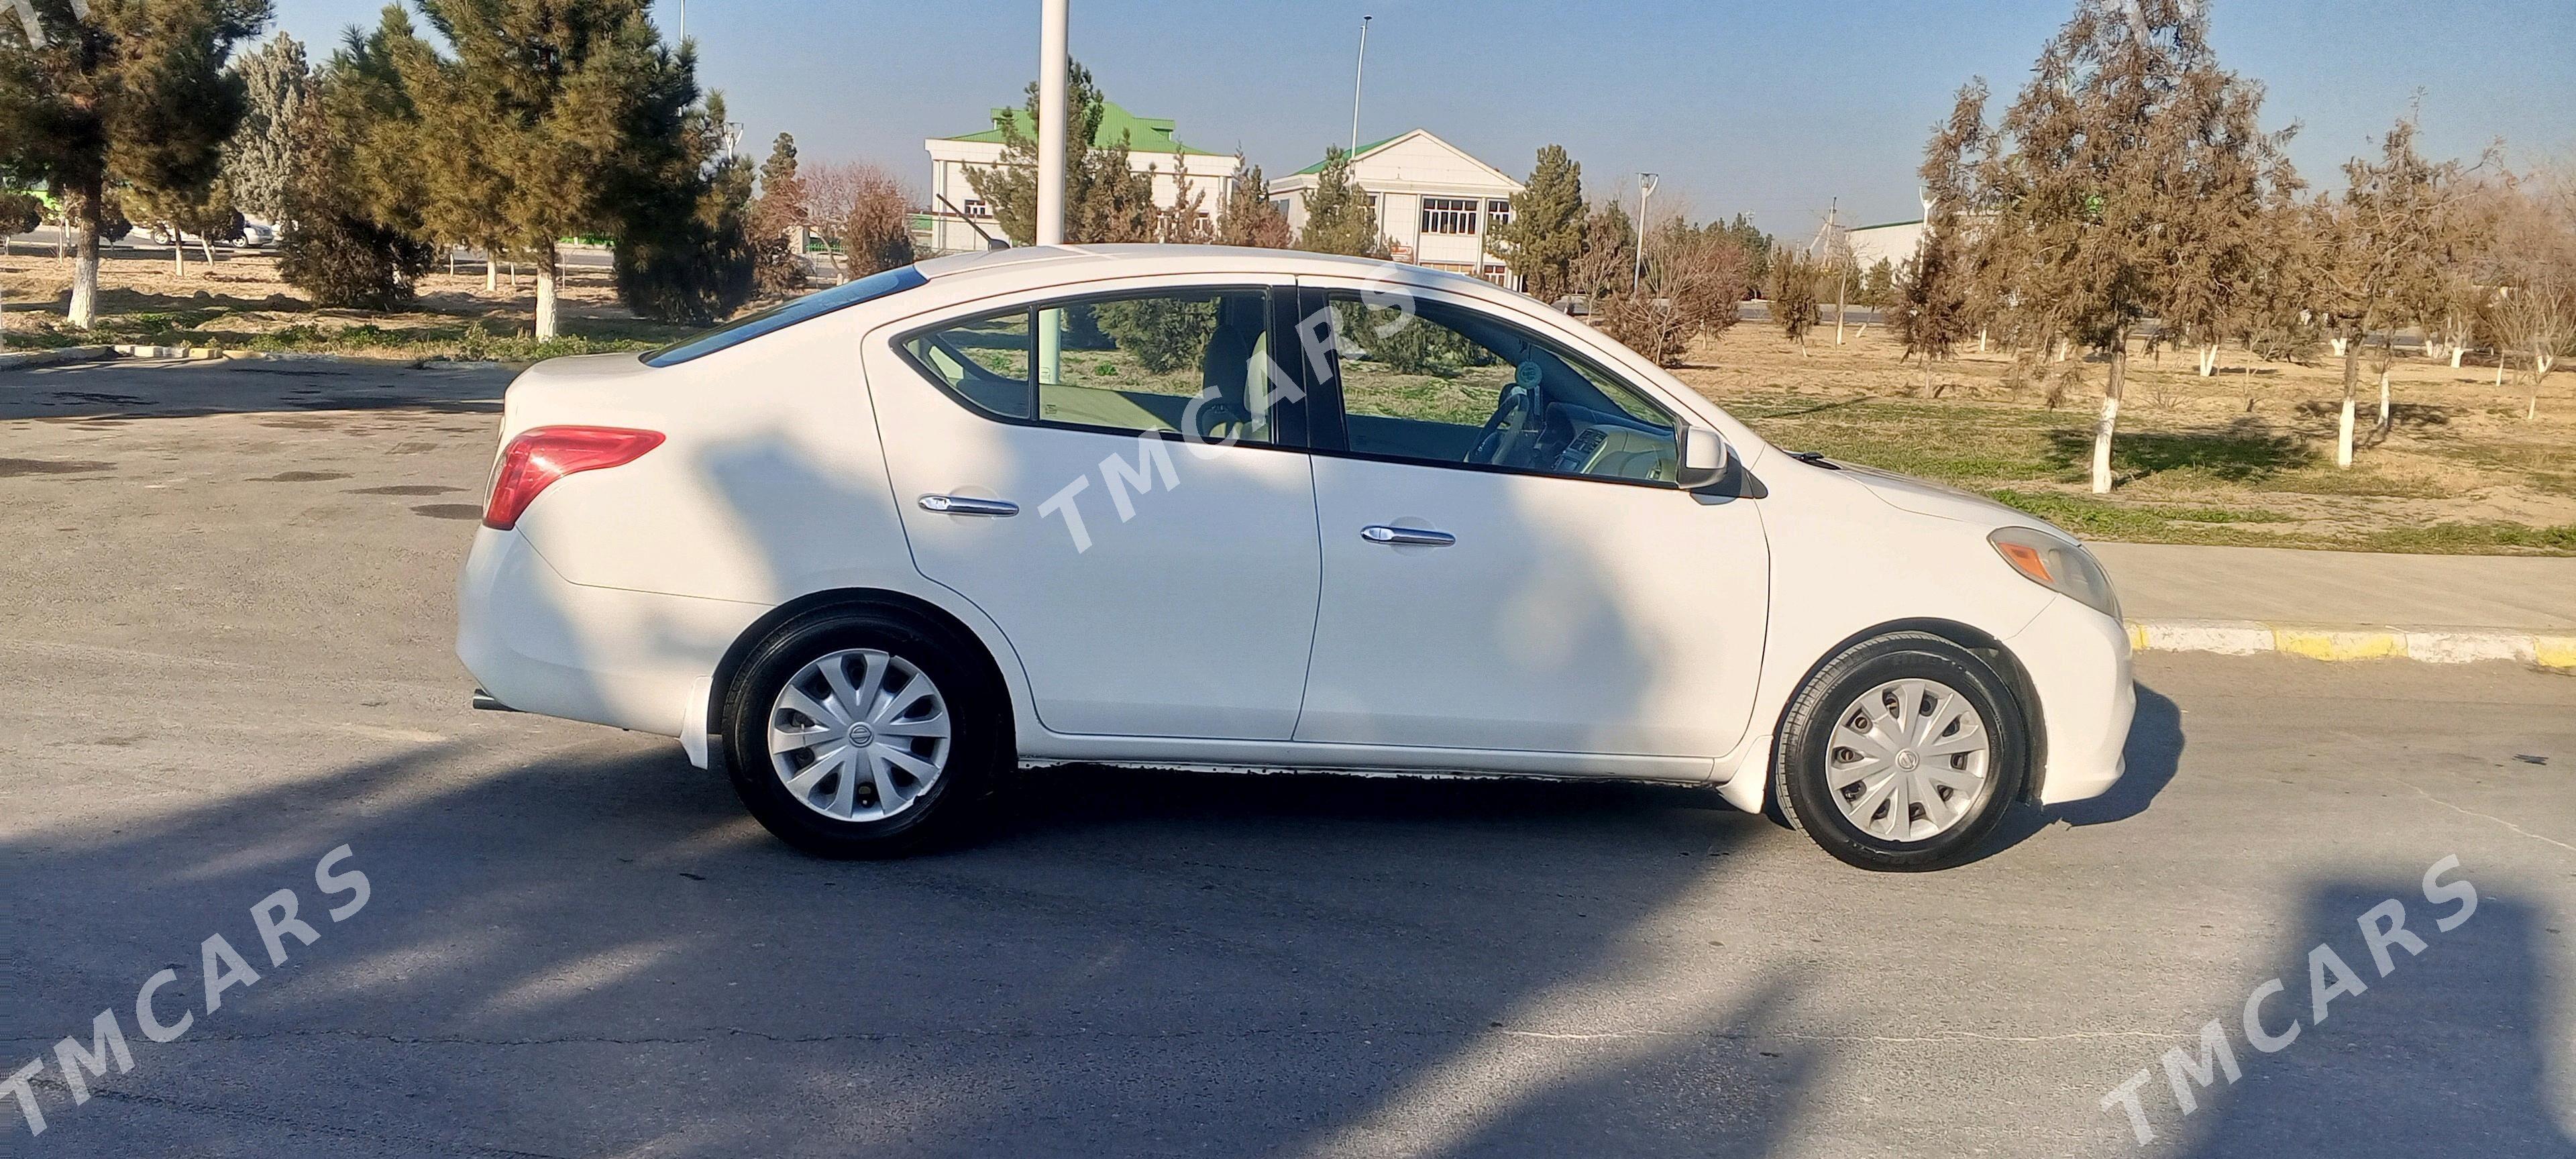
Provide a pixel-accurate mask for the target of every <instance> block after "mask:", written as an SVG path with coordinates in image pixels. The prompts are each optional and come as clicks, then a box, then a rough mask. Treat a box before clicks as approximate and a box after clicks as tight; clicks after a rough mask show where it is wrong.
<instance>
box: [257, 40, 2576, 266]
mask: <svg viewBox="0 0 2576 1159" xmlns="http://www.w3.org/2000/svg"><path fill="white" fill-rule="evenodd" d="M276 3H277V11H278V25H279V26H280V27H283V28H285V29H286V30H288V31H290V32H292V33H294V34H295V35H296V37H297V38H299V39H304V40H307V41H314V42H320V43H323V44H329V43H332V42H335V41H336V40H337V39H338V35H339V30H340V29H341V28H342V27H343V26H345V25H347V24H350V23H353V22H360V23H370V24H371V23H373V22H374V20H375V13H376V12H377V10H378V9H379V8H380V7H381V0H276ZM657 4H658V7H657V9H656V12H657V18H658V19H659V21H660V22H661V24H662V26H663V28H664V30H665V32H666V33H667V32H669V31H670V29H671V28H672V26H673V24H674V23H675V21H676V19H677V17H678V8H677V6H676V0H657ZM1072 6H1073V23H1072V40H1073V51H1074V55H1075V56H1076V57H1078V58H1079V59H1081V60H1082V61H1083V62H1084V63H1086V64H1088V65H1089V66H1090V67H1091V69H1092V71H1093V73H1094V74H1095V75H1097V76H1098V77H1099V79H1100V81H1101V83H1102V86H1103V87H1104V89H1105V90H1106V91H1107V92H1108V94H1109V96H1110V98H1111V99H1112V100H1115V101H1117V102H1119V103H1120V104H1123V105H1125V106H1127V107H1128V108H1130V109H1132V110H1134V111H1136V112H1138V113H1140V114H1143V115H1146V116H1163V117H1172V118H1176V119H1177V120H1178V121H1179V122H1180V136H1181V139H1182V140H1184V141H1187V142H1188V143H1190V144H1191V145H1193V146H1196V147H1198V148H1202V149H1210V150H1217V151H1232V150H1235V149H1238V148H1239V149H1241V150H1243V151H1244V152H1245V153H1246V154H1247V155H1248V156H1249V157H1250V158H1251V159H1252V160H1253V161H1254V162H1256V163H1259V164H1260V165H1262V166H1263V167H1264V168H1265V169H1267V170H1268V171H1269V172H1270V173H1271V174H1273V175H1277V174H1280V173H1285V172H1289V171H1292V170H1295V169H1296V168H1298V167H1299V166H1302V165H1305V164H1308V163H1310V162H1312V161H1314V160H1315V159H1316V158H1317V157H1319V156H1321V154H1322V151H1323V148H1324V146H1325V145H1327V144H1335V143H1341V142H1344V141H1346V140H1347V139H1348V137H1349V135H1350V118H1351V64H1352V54H1353V49H1354V47H1355V45H1356V40H1357V34H1358V33H1357V30H1358V26H1359V18H1360V15H1361V14H1362V13H1364V12H1365V13H1370V14H1374V15H1375V16H1376V20H1375V22H1374V23H1373V24H1372V26H1371V28H1370V32H1369V64H1368V85H1367V94H1366V100H1365V102H1364V105H1363V108H1362V110H1361V120H1360V133H1361V138H1362V139H1363V140H1371V139H1375V138H1377V137H1383V136H1389V135H1392V134H1394V133H1397V132H1400V131H1403V130H1405V129H1410V128H1415V127H1421V128H1427V129H1430V130H1431V131H1433V132H1435V133H1438V134H1440V135H1441V136H1443V137H1446V138H1448V139H1449V140H1451V141H1453V142H1455V143H1457V144H1458V145H1460V146H1462V147H1464V148H1466V149H1467V150H1468V151H1470V152H1472V153H1475V154H1476V155H1478V156H1480V157H1482V158H1484V159H1485V160H1486V161H1488V162H1490V163H1492V164H1494V165H1496V166H1498V167H1500V168H1502V169H1503V170H1504V171H1506V172H1509V173H1512V174H1514V175H1516V176H1517V175H1521V174H1524V173H1526V172H1527V170H1528V168H1529V164H1530V160H1531V155H1532V154H1533V153H1534V152H1535V151H1536V150H1537V148H1538V147H1539V146H1541V145H1544V144H1548V143H1550V142H1555V143H1561V144H1563V145H1565V146H1566V147H1567V148H1568V149H1569V150H1571V151H1572V152H1573V154H1574V156H1575V159H1576V160H1578V161H1580V162H1582V163H1583V166H1584V187H1585V189H1586V191H1587V192H1590V193H1593V194H1594V195H1596V196H1597V195H1599V194H1600V193H1603V192H1607V191H1609V190H1611V189H1613V188H1615V189H1618V190H1620V191H1629V190H1632V189H1633V186H1634V178H1633V176H1632V175H1633V174H1634V173H1635V172H1636V171H1638V170H1640V169H1649V170H1655V171H1658V172H1661V173H1662V174H1664V185H1663V187H1662V188H1661V189H1659V190H1658V198H1659V200H1660V199H1661V198H1662V197H1664V196H1665V195H1666V194H1667V193H1671V192H1679V193H1681V194H1683V195H1685V196H1686V197H1687V198H1688V202H1689V204H1690V205H1691V207H1692V208H1693V209H1694V210H1695V211H1696V214H1697V215H1698V216H1701V217H1707V216H1710V215H1713V214H1719V213H1724V214H1733V213H1736V212H1739V211H1749V212H1752V213H1753V214H1754V215H1755V217H1754V220H1755V221H1756V223H1757V224H1759V225H1761V226H1762V227H1763V228H1765V229H1767V230H1770V231H1772V232H1774V233H1780V234H1799V233H1809V232H1812V231H1813V230H1814V228H1815V223H1816V222H1818V221H1820V220H1821V219H1822V215H1823V213H1824V211H1825V207H1826V205H1827V202H1828V201H1829V200H1830V199H1832V198H1836V197H1839V198H1840V199H1841V202H1842V207H1843V211H1844V213H1845V214H1846V215H1847V216H1846V217H1845V220H1846V221H1859V222H1864V223H1866V222H1875V221H1885V220H1895V219H1902V218H1910V217H1914V216H1917V215H1918V213H1917V207H1916V203H1915V200H1914V180H1913V170H1914V167H1915V165H1916V164H1917V163H1918V161H1919V159H1920V156H1921V150H1922V147H1923V141H1924V138H1925V137H1926V136H1927V134H1928V130H1929V126H1930V125H1931V124H1932V122H1933V121H1934V120H1936V119H1938V118H1940V117H1941V116H1943V115H1945V114H1946V113H1947V111H1948V109H1949V103H1950V94H1951V93H1952V92H1953V91H1954V90H1956V89H1957V87H1958V86H1959V85H1960V84H1961V83H1963V82H1965V81H1966V80H1967V79H1968V78H1969V77H1970V76H1972V75H1979V74H1982V75H1983V76H1985V77H1986V79H1987V81H1988V83H1989V84H1991V85H1992V86H1994V88H1995V89H1996V90H1997V93H1998V98H1999V100H2008V99H2009V95H2010V93H2011V92H2012V91H2013V90H2015V89H2017V88H2018V87H2019V86H2020V84H2021V82H2022V81H2023V79H2024V78H2026V77H2027V75H2028V70H2029V68H2030V64H2031V61H2032V59H2033V58H2034V57H2035V56H2037V55H2038V51H2039V47H2040V44H2041V43H2042V42H2043V41H2045V40H2046V39H2047V38H2048V36H2049V35H2050V34H2051V33H2052V32H2053V31H2055V29H2056V27H2057V25H2058V24H2060V23H2061V22H2063V21H2064V20H2065V18H2066V16H2067V14H2068V12H2069V11H2070V10H2071V8H2072V0H1984V2H1971V0H1933V2H1920V3H1908V4H1869V3H1861V2H1848V3H1842V4H1830V5H1826V4H1801V3H1789V4H1781V3H1768V4H1758V5H1757V4H1738V3H1732V2H1724V3H1720V2H1711V0H1699V2H1663V0H1655V2H1645V3H1625V4H1610V3H1591V4H1573V3H1552V4H1551V3H1537V2H1531V0H1481V2H1478V0H1303V2H1296V3H1291V2H1287V0H1222V2H1217V0H1164V2H1160V3H1149V2H1146V0H1072ZM1037 12H1038V3H1037V0H1004V2H998V3H981V2H970V0H928V2H924V0H913V2H910V3H889V2H883V0H832V2H829V3H821V2H811V0H808V2H804V3H792V2H787V0H696V2H695V3H691V4H689V5H688V13H687V29H688V34H689V35H690V36H691V37H693V38H695V39H696V40H697V42H698V46H699V53H700V78H701V80H702V81H703V82H704V83H705V84H707V85H708V86H709V87H711V88H715V89H721V90H723V92H724V93H725V95H726V99H727V101H728V102H729V103H730V105H731V113H732V116H733V118H734V119H735V120H737V121H740V122H742V123H743V124H744V126H745V135H746V140H747V142H749V143H750V145H748V146H747V147H751V148H755V150H765V149H766V146H767V142H768V140H769V139H770V137H771V136H773V135H774V134H776V133H778V132H780V131H782V130H784V131H787V132H792V133H794V134H796V138H797V141H798V142H799V145H800V147H801V148H802V150H803V151H804V153H805V154H806V155H807V156H823V157H835V158H867V159H872V160H875V161H878V162H880V163H882V164H886V165H888V166H889V167H891V168H893V169H894V170H895V171H896V172H897V173H898V174H900V175H902V176H904V177H906V178H907V179H909V180H911V181H912V182H914V183H915V184H916V185H918V184H921V183H925V182H926V181H927V178H928V169H929V162H928V160H927V159H926V157H925V155H924V154H923V153H922V150H921V139H922V138H923V137H927V136H945V135H949V134H953V133H963V132H971V131H974V130H976V129H980V128H984V127H987V124H988V122H987V121H986V113H985V110H986V109H987V108H989V107H991V106H993V105H997V104H1007V103H1013V102H1016V101H1017V100H1018V99H1019V93H1020V88H1021V86H1022V85H1024V84H1026V83H1027V81H1028V78H1029V77H1030V76H1032V75H1034V72H1035V68H1036V57H1037ZM2212 21H2213V31H2212V35H2213V38H2214V39H2215V40H2216V42H2217V46H2218V50H2219V54H2220V59H2221V60H2222V61H2223V62H2225V63H2226V64H2227V66H2228V67H2230V68H2233V69H2235V70H2237V71H2238V72H2241V73H2244V74H2246V75H2249V76H2252V77H2255V78H2257V79H2260V80H2262V81H2263V82H2264V83H2265V84H2266V85H2267V86H2268V87H2269V89H2270V93H2271V96H2270V99H2269V100H2268V101H2267V102H2266V104H2265V112H2266V121H2267V122H2268V123H2269V124H2271V125H2273V126H2279V125H2283V124H2287V123H2288V122H2290V121H2292V120H2296V121H2299V122H2300V123H2301V124H2302V125H2303V128H2302V129H2301V131H2300V134H2299V139H2298V141H2297V143H2296V144H2295V145H2294V147H2293V156H2294V158H2295V159H2296V160H2297V162H2298V164H2299V168H2300V171H2301V172H2302V173H2304V174H2306V175H2307V176H2308V177H2309V179H2310V180H2311V181H2312V182H2317V183H2325V184H2332V183H2334V182H2335V180H2336V177H2335V172H2334V169H2335V166H2336V165H2337V164H2339V163H2340V162H2341V161H2342V160H2343V159H2344V158H2345V157H2347V156H2350V155H2351V154H2353V153H2355V152H2358V151H2361V150H2364V149H2366V148H2367V147H2368V145H2369V138H2370V137H2371V136H2372V135H2373V134H2375V133H2378V132H2380V131H2383V130H2384V129H2385V128H2386V127H2387V125H2388V124H2389V123H2390V122H2391V121H2392V120H2394V119H2395V118H2396V117H2397V116H2398V115H2399V114H2401V113H2402V112H2404V111H2405V109H2406V106H2407V103H2408V101H2409V100H2410V99H2412V98H2413V97H2414V96H2415V94H2416V93H2417V92H2418V91H2419V90H2420V91H2421V93H2422V99H2423V119H2424V128H2425V146H2426V148H2427V149H2428V150H2430V151H2433V152H2435V153H2437V154H2441V155H2460V156H2473V155H2475V154H2476V153H2477V152H2478V151H2479V150H2481V149H2483V148H2484V147H2485V146H2486V144H2487V143H2488V142H2489V141H2490V140H2492V139H2494V138H2496V137H2499V136H2500V137H2502V138H2504V139H2505V142H2506V145H2507V148H2508V150H2509V153H2510V155H2511V159H2512V161H2513V163H2515V164H2517V165H2528V164H2531V163H2534V162H2537V161H2540V160H2544V159H2549V158H2557V159H2571V160H2576V116H2571V115H2570V113H2569V110H2570V109H2576V53H2571V52H2569V51H2567V46H2569V45H2571V44H2576V3H2570V2H2569V0H2495V2H2488V3H2442V2H2430V0H2427V2H2397V0H2341V2H2329V0H2215V5H2214V10H2213V16H2212Z"/></svg>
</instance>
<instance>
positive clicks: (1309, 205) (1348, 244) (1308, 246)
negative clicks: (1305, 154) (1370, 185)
mask: <svg viewBox="0 0 2576 1159" xmlns="http://www.w3.org/2000/svg"><path fill="white" fill-rule="evenodd" d="M1297 248H1298V249H1301V250H1307V251H1309V252H1312V253H1321V254H1348V255H1350V256H1352V257H1368V258H1383V257H1385V256H1386V255H1387V249H1386V239H1385V238H1384V237H1382V236H1380V235H1379V233H1378V228H1377V208H1376V207H1375V206H1373V205H1371V204H1370V203H1369V195H1368V191H1367V190H1365V189H1361V188H1360V187H1358V186H1356V185H1353V184H1351V158H1350V154H1349V153H1346V152H1344V151H1343V150H1342V148H1341V147H1340V146H1338V145H1335V146H1327V147H1326V148H1325V149H1324V167H1323V168H1322V169H1321V170H1320V171H1318V172H1317V174H1316V176H1315V188H1314V189H1313V190H1311V191H1309V192H1308V193H1307V195H1306V228H1305V229H1303V230H1301V231H1299V232H1298V234H1297Z"/></svg>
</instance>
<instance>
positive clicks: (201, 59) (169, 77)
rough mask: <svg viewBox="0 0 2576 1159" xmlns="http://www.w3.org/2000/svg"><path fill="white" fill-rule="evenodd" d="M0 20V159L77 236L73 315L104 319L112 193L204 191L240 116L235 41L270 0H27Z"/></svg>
mask: <svg viewBox="0 0 2576 1159" xmlns="http://www.w3.org/2000/svg"><path fill="white" fill-rule="evenodd" d="M9 15H10V16H12V17H14V19H5V20H0V170H5V171H8V172H11V173H14V174H17V175H19V176H21V177H25V178H29V179H32V180H37V181H42V182H43V183H45V185H46V186H48V187H49V188H50V189H52V190H53V192H54V195H55V196H56V197H58V198H60V199H61V202H62V205H63V208H64V213H65V223H66V225H67V226H68V227H69V230H70V233H71V250H72V291H71V304H70V308H69V310H68V312H67V315H68V320H69V321H70V322H71V324H72V325H74V326H80V327H84V328H86V327H89V326H93V325H96V324H97V321H98V268H99V253H98V250H99V244H100V243H101V242H102V241H103V240H105V239H106V235H107V227H108V225H109V223H111V222H113V221H116V220H118V218H119V215H118V212H117V209H116V206H115V202H114V196H115V195H114V191H115V190H116V189H117V188H118V187H119V186H125V187H130V188H132V189H134V190H137V191H139V192H142V193H145V194H148V195H153V196H172V197H183V198H188V199H203V198H204V196H205V195H206V191H207V189H208V187H209V186H211V185H212V184H213V182H214V180H215V177H216V175H217V173H218V171H219V169H220V167H221V164H222V156H221V149H222V146H223V143H224V141H225V140H226V139H227V138H229V137H231V136H232V134H233V130H234V128H235V127H236V126H238V125H239V124H240V123H241V118H242V108H243V96H242V85H241V80H240V78H239V77H236V76H233V75H231V74H229V73H227V72H225V71H224V61H225V59H226V58H228V57H229V56H231V55H232V50H233V46H234V45H236V44H238V43H240V42H241V41H243V40H246V39H248V38H249V37H250V36H251V35H252V34H254V33H256V32H258V31H259V30H260V28H261V27H262V26H264V25H266V24H267V23H268V18H269V6H268V2H267V0H29V2H28V3H25V4H19V5H15V6H13V8H12V9H11V10H10V13H9Z"/></svg>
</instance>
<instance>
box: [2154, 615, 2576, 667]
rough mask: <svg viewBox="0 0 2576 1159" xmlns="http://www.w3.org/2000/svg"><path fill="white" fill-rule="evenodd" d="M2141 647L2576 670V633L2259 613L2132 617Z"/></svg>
mask: <svg viewBox="0 0 2576 1159" xmlns="http://www.w3.org/2000/svg"><path fill="white" fill-rule="evenodd" d="M2128 628H2129V647H2130V649H2131V650H2132V651H2138V652H2215V653H2218V654H2220V655H2224V656H2251V655H2254V654H2256V653H2261V652H2281V653H2286V654H2288V655H2292V656H2305V657H2307V658H2308V659H2311V660H2382V659H2406V660H2421V661H2425V662H2427V663H2432V664H2467V663H2471V662H2473V661H2478V660H2510V661H2515V662H2518V663H2523V664H2536V665H2539V666H2540V667H2543V668H2558V669H2566V670H2569V671H2576V632H2563V631H2560V632H2530V631H2515V630H2511V629H2501V628H2400V627H2331V626H2317V625H2311V624H2268V623H2263V622H2260V621H2256V620H2130V621H2128Z"/></svg>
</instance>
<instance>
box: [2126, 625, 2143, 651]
mask: <svg viewBox="0 0 2576 1159" xmlns="http://www.w3.org/2000/svg"><path fill="white" fill-rule="evenodd" d="M2127 627H2128V629H2129V650H2130V651H2132V652H2144V651H2146V650H2147V626H2146V625H2145V624H2141V623H2139V622H2137V621H2136V620H2131V621H2129V622H2128V625H2127Z"/></svg>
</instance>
